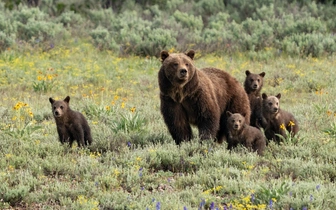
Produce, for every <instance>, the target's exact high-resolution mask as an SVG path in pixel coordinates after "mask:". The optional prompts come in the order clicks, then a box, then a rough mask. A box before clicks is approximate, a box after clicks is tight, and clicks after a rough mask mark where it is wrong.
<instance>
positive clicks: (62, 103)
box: [49, 96, 70, 118]
mask: <svg viewBox="0 0 336 210" xmlns="http://www.w3.org/2000/svg"><path fill="white" fill-rule="evenodd" d="M69 101H70V97H69V96H67V97H66V98H65V99H64V100H59V101H56V100H54V99H52V98H49V102H50V103H51V109H52V113H53V115H54V117H55V118H60V117H63V116H64V114H65V113H66V112H67V110H68V109H69Z"/></svg>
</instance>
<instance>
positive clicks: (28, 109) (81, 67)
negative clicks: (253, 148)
mask: <svg viewBox="0 0 336 210" xmlns="http://www.w3.org/2000/svg"><path fill="white" fill-rule="evenodd" d="M167 50H170V51H171V52H174V51H175V50H174V49H167ZM195 63H196V66H197V67H199V68H201V67H206V66H212V67H216V68H220V69H223V70H225V71H227V72H229V73H230V74H232V75H233V76H234V77H236V78H237V79H238V80H239V81H240V82H241V83H242V84H243V81H244V79H245V70H247V69H249V70H250V71H251V72H253V73H260V72H262V71H264V72H266V76H265V84H264V88H263V91H262V92H265V93H267V94H268V95H275V94H277V93H281V94H282V97H281V100H280V105H281V108H282V109H284V110H287V111H290V112H292V113H293V114H294V115H295V117H296V118H297V120H298V122H299V126H300V132H299V135H298V136H297V137H295V138H290V137H288V139H285V140H284V142H283V143H281V144H280V145H278V144H275V143H273V142H271V143H270V144H269V145H268V146H267V148H266V150H265V154H264V156H261V157H260V156H258V155H257V154H256V153H251V152H248V151H247V150H246V149H245V148H243V147H238V148H236V149H234V150H233V151H232V152H230V151H228V150H227V149H226V146H227V145H226V143H223V144H217V143H214V142H212V141H210V140H209V141H206V142H203V143H202V144H200V143H199V139H197V138H195V139H193V140H192V141H191V142H185V143H182V145H181V146H179V147H178V146H176V145H175V143H174V141H173V139H172V138H171V136H170V135H169V133H168V130H167V128H166V126H165V124H164V122H163V118H162V116H161V114H160V111H159V106H160V102H159V89H158V82H157V73H158V70H159V68H160V65H161V63H160V60H159V59H158V58H156V57H135V56H128V57H119V56H116V55H114V54H113V53H112V52H110V51H99V50H97V49H96V48H95V47H93V46H92V45H91V44H89V43H87V42H85V41H78V40H73V41H72V42H70V43H68V44H67V45H64V46H53V48H52V49H50V50H47V51H44V50H42V49H40V48H30V49H29V50H28V49H26V50H23V51H20V50H13V49H10V48H8V49H6V50H5V51H3V52H2V53H1V54H0V92H1V100H0V116H1V121H0V138H1V140H0V152H1V153H0V155H1V158H0V209H92V210H93V209H150V210H153V209H156V210H158V209H163V210H165V209H174V210H175V209H176V210H178V209H181V210H182V209H183V210H186V209H188V210H189V209H300V210H301V209H325V210H326V209H336V200H335V197H336V191H335V189H336V186H335V179H336V167H335V164H336V145H335V143H336V120H335V119H336V105H335V96H336V87H335V83H334V81H335V80H336V75H335V73H334V72H335V71H336V58H335V56H329V57H328V56H324V57H320V58H312V57H304V58H302V57H289V56H286V55H283V54H281V52H278V51H276V50H274V49H265V51H262V52H258V53H254V54H248V53H246V54H239V53H237V54H234V55H225V54H202V53H201V52H196V59H195ZM67 95H69V96H70V97H71V100H70V106H71V107H72V109H74V110H77V111H80V112H81V113H83V114H84V115H85V116H86V118H87V119H88V122H89V125H90V127H91V130H92V136H93V144H92V145H91V146H90V147H88V148H78V147H76V146H74V147H72V148H69V147H68V146H66V145H61V144H60V142H59V140H58V135H57V131H56V125H55V122H54V119H53V117H52V113H51V106H50V103H49V100H48V99H49V97H53V98H55V99H64V98H65V97H66V96H67ZM194 133H195V134H197V130H196V129H195V130H194ZM195 136H197V135H195Z"/></svg>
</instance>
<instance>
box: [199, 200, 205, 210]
mask: <svg viewBox="0 0 336 210" xmlns="http://www.w3.org/2000/svg"><path fill="white" fill-rule="evenodd" d="M204 206H205V200H204V199H202V201H201V203H200V207H199V209H202V208H203V207H204Z"/></svg>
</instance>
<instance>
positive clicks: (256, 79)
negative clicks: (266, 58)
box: [244, 70, 266, 127]
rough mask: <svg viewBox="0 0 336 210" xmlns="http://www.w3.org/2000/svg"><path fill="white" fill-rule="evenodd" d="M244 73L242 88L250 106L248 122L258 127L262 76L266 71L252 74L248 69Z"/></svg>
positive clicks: (262, 83)
mask: <svg viewBox="0 0 336 210" xmlns="http://www.w3.org/2000/svg"><path fill="white" fill-rule="evenodd" d="M245 74H246V78H245V81H244V89H245V92H246V93H247V96H248V98H249V101H250V107H251V118H250V124H251V126H254V127H258V124H260V120H261V117H262V114H261V103H262V98H261V94H260V91H261V89H262V87H263V85H264V77H265V74H266V73H265V72H261V73H260V74H254V73H252V72H250V71H249V70H246V71H245ZM257 121H258V123H257Z"/></svg>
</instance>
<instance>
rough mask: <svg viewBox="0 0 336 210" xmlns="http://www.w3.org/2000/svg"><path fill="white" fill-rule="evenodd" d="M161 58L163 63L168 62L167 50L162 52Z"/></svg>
mask: <svg viewBox="0 0 336 210" xmlns="http://www.w3.org/2000/svg"><path fill="white" fill-rule="evenodd" d="M160 56H161V62H163V61H164V60H166V58H168V56H169V53H168V51H167V50H162V51H161V53H160Z"/></svg>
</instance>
